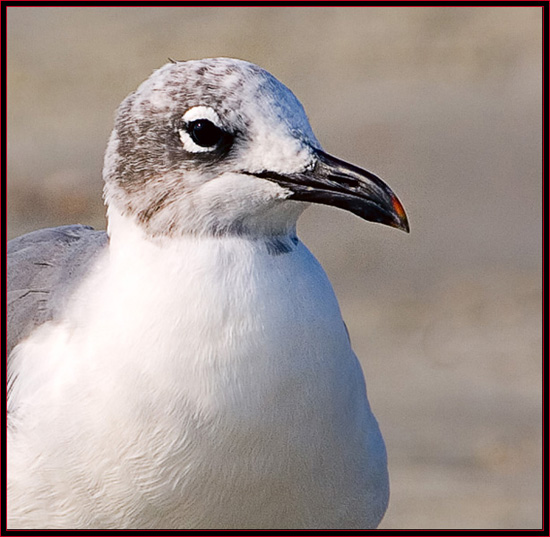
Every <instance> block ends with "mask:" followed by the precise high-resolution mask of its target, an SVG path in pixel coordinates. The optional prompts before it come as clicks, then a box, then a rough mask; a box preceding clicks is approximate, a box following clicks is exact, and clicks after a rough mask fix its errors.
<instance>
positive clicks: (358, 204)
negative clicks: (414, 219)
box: [254, 149, 409, 233]
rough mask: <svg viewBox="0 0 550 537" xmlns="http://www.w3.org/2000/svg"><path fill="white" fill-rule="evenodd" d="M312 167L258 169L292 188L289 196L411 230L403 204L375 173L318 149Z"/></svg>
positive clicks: (276, 181)
mask: <svg viewBox="0 0 550 537" xmlns="http://www.w3.org/2000/svg"><path fill="white" fill-rule="evenodd" d="M314 154H315V161H314V165H313V167H312V168H311V169H309V170H306V171H304V172H300V173H295V174H284V175H282V174H277V173H273V172H269V171H264V172H260V173H255V174H254V175H257V176H258V177H261V178H263V179H268V180H269V181H273V182H275V183H277V184H279V185H281V186H282V187H284V188H286V189H288V190H290V191H291V192H292V194H291V195H290V196H289V198H288V199H293V200H297V201H307V202H311V203H321V204H324V205H332V206H334V207H339V208H341V209H345V210H346V211H350V212H352V213H353V214H356V215H357V216H359V217H361V218H363V219H364V220H368V221H370V222H379V223H380V224H385V225H387V226H391V227H395V228H397V229H401V230H403V231H405V232H407V233H408V232H409V222H408V220H407V215H406V214H405V209H403V205H401V202H400V201H399V199H398V198H397V196H396V195H395V194H394V193H393V192H392V190H391V189H390V187H389V186H388V185H387V184H386V183H384V181H382V179H380V178H379V177H377V176H376V175H374V174H373V173H371V172H369V171H367V170H363V169H362V168H359V167H357V166H354V165H353V164H349V163H347V162H345V161H343V160H340V159H337V158H336V157H333V156H331V155H328V154H327V153H325V152H323V151H320V150H318V149H315V150H314Z"/></svg>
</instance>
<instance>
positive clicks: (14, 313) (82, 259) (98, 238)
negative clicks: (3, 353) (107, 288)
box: [7, 225, 108, 356]
mask: <svg viewBox="0 0 550 537" xmlns="http://www.w3.org/2000/svg"><path fill="white" fill-rule="evenodd" d="M107 244H108V237H107V234H106V233H105V232H104V231H95V230H94V229H93V228H92V227H89V226H81V225H73V226H62V227H56V228H49V229H41V230H39V231H34V232H32V233H28V234H27V235H23V236H22V237H18V238H16V239H13V240H11V241H9V242H8V281H7V292H8V307H7V313H8V346H7V351H8V356H9V355H10V354H11V351H12V350H13V348H14V347H15V346H16V345H17V344H18V343H20V342H21V341H22V340H23V339H25V338H26V337H27V336H29V335H30V334H31V332H32V331H33V330H34V329H35V328H36V327H38V326H40V325H41V324H43V323H45V322H47V321H51V320H54V319H56V318H58V317H59V316H60V315H61V312H62V310H63V305H64V304H65V303H66V301H67V299H68V298H69V297H70V294H71V291H72V290H73V289H74V288H75V286H76V285H77V284H78V283H79V282H80V280H81V279H82V278H83V277H84V276H85V274H86V272H87V271H88V270H89V269H90V265H91V264H92V262H93V260H94V258H96V257H97V256H98V254H99V253H100V252H101V251H102V250H103V249H104V248H105V247H106V246H107Z"/></svg>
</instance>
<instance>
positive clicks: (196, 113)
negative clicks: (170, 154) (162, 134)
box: [178, 106, 222, 153]
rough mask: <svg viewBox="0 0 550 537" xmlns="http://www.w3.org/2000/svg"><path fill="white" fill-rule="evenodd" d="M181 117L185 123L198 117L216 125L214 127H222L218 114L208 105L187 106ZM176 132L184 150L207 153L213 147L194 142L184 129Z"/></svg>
mask: <svg viewBox="0 0 550 537" xmlns="http://www.w3.org/2000/svg"><path fill="white" fill-rule="evenodd" d="M181 119H182V121H183V122H184V123H186V124H187V123H191V122H192V121H197V120H198V119H207V120H208V121H210V122H211V123H213V124H214V125H216V127H218V128H220V129H221V128H222V127H221V121H220V116H218V114H217V113H216V111H215V110H214V109H213V108H210V107H209V106H193V108H189V110H187V112H185V114H183V116H182V118H181ZM178 133H179V135H180V140H181V143H182V145H183V149H185V151H189V153H207V152H208V151H212V150H213V149H215V148H214V147H202V146H200V145H198V144H196V143H195V142H194V141H193V139H192V138H191V136H189V133H188V132H187V131H186V130H185V129H180V130H178Z"/></svg>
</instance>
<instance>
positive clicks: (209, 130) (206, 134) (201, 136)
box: [188, 119, 223, 147]
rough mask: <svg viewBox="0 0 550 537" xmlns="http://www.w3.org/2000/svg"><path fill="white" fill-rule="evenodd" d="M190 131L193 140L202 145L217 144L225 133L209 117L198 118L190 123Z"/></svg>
mask: <svg viewBox="0 0 550 537" xmlns="http://www.w3.org/2000/svg"><path fill="white" fill-rule="evenodd" d="M188 132H189V135H190V136H191V138H192V139H193V142H195V143H196V144H197V145H200V146H201V147H211V146H213V145H216V144H217V143H218V142H219V141H220V140H221V138H222V135H223V131H222V130H221V129H219V128H218V127H216V125H214V124H213V123H212V122H211V121H208V120H207V119H197V120H196V121H192V122H191V123H189V127H188Z"/></svg>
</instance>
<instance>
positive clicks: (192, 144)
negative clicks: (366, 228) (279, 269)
mask: <svg viewBox="0 0 550 537" xmlns="http://www.w3.org/2000/svg"><path fill="white" fill-rule="evenodd" d="M104 179H105V199H106V202H107V204H108V205H109V210H116V211H117V212H118V213H119V214H122V215H125V216H129V217H131V218H134V219H135V220H136V222H137V223H138V224H139V225H141V226H142V227H143V228H144V229H145V230H146V231H147V233H148V234H149V235H152V236H159V235H161V236H162V235H169V236H174V235H178V234H180V235H181V234H185V233H198V234H203V233H206V234H214V235H219V234H224V233H238V234H251V235H265V234H283V233H288V232H291V231H292V230H293V229H294V228H295V225H296V221H297V219H298V217H299V215H300V214H301V212H302V211H303V210H304V209H305V208H306V207H307V205H308V204H309V203H321V204H325V205H332V206H335V207H339V208H341V209H345V210H348V211H350V212H352V213H354V214H356V215H358V216H359V217H361V218H363V219H365V220H369V221H373V222H379V223H382V224H386V225H389V226H392V227H395V228H398V229H402V230H405V231H408V229H409V227H408V222H407V217H406V214H405V211H404V209H403V207H402V205H401V203H400V202H399V200H398V198H397V197H396V196H395V194H394V193H393V192H392V190H391V189H390V188H389V187H388V186H387V185H386V184H385V183H384V182H383V181H382V180H381V179H379V178H378V177H377V176H376V175H374V174H373V173H371V172H368V171H366V170H363V169H361V168H359V167H357V166H354V165H352V164H349V163H347V162H344V161H342V160H340V159H337V158H335V157H333V156H331V155H329V154H327V153H325V152H324V151H323V150H322V148H321V145H320V144H319V142H318V140H317V139H316V137H315V135H314V134H313V131H312V129H311V127H310V124H309V121H308V119H307V116H306V114H305V112H304V109H303V107H302V105H301V104H300V102H299V101H298V99H297V98H296V97H295V96H294V94H293V93H292V92H291V91H290V90H289V89H288V88H287V87H286V86H284V85H283V84H282V83H281V82H279V81H278V80H277V79H276V78H274V77H273V76H272V75H271V74H269V73H268V72H267V71H265V70H263V69H261V68H260V67H258V66H256V65H254V64H251V63H248V62H245V61H241V60H235V59H230V58H215V59H206V60H197V61H186V62H173V63H169V64H167V65H165V66H164V67H162V68H160V69H158V70H157V71H155V72H154V73H153V74H152V75H151V76H150V77H149V78H148V79H147V80H146V81H145V82H143V84H141V86H139V88H138V89H137V90H136V91H135V92H133V93H131V94H130V95H129V96H128V97H127V98H126V99H125V100H124V101H123V102H122V104H121V105H120V107H119V109H118V112H117V116H116V121H115V127H114V129H113V132H112V134H111V138H110V141H109V145H108V148H107V152H106V157H105V166H104Z"/></svg>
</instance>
